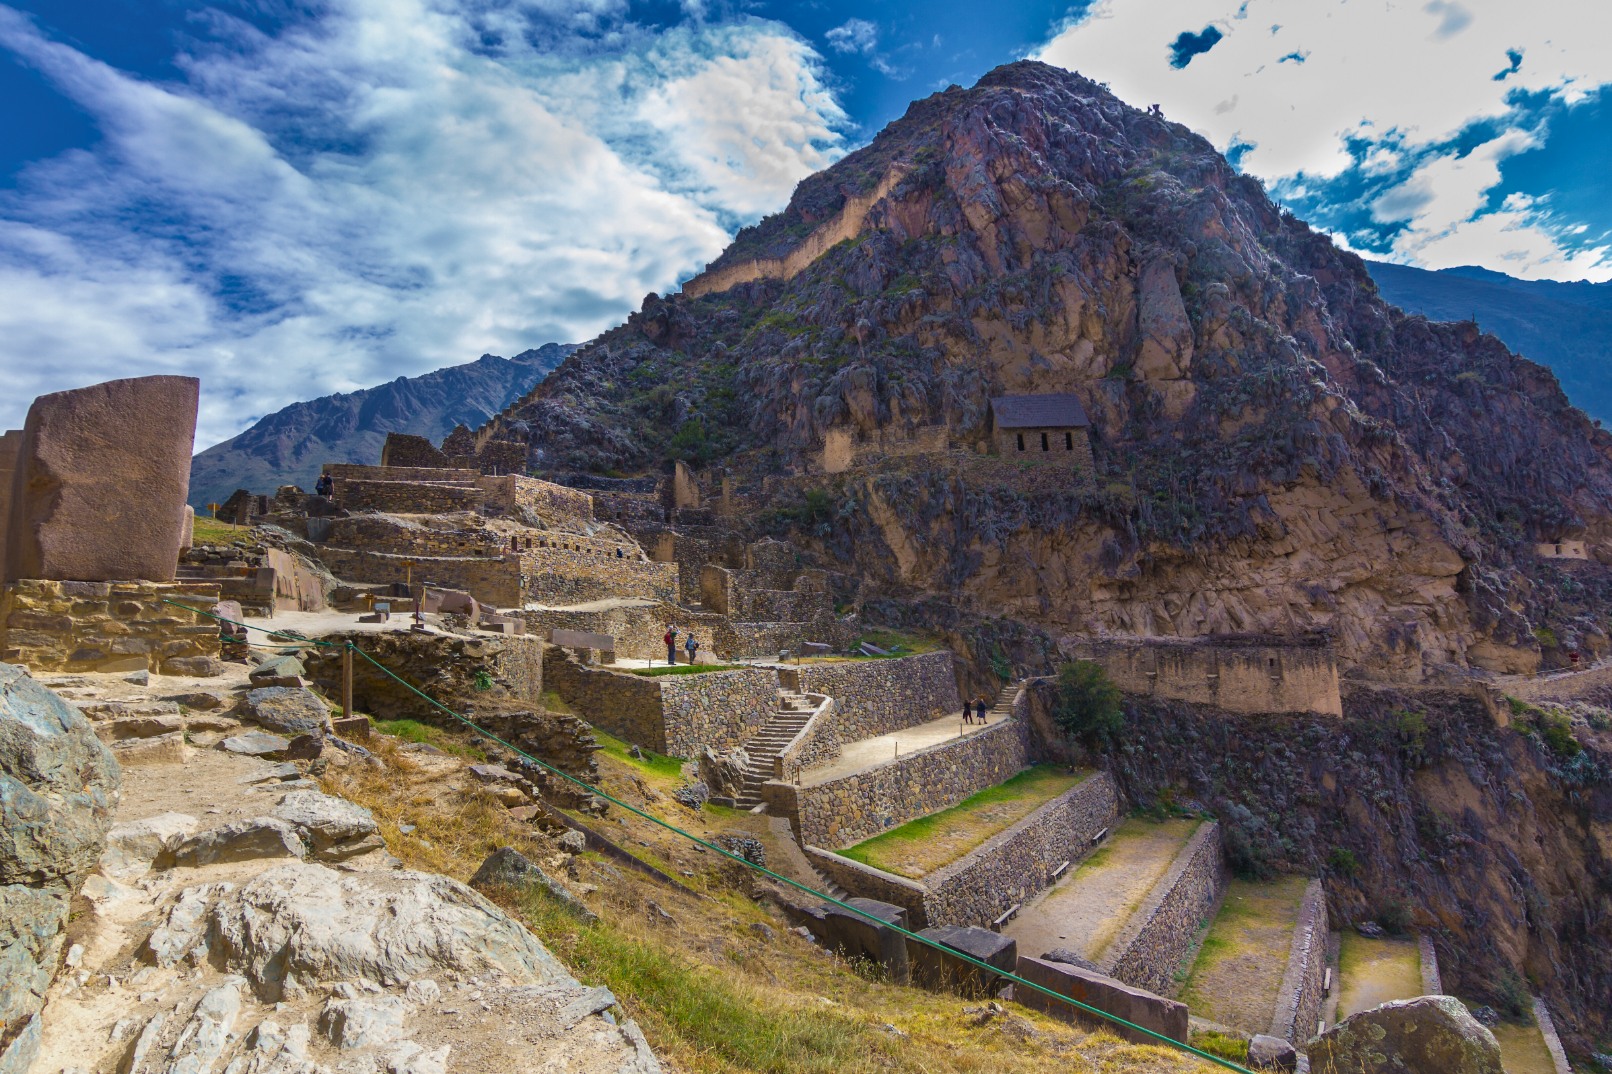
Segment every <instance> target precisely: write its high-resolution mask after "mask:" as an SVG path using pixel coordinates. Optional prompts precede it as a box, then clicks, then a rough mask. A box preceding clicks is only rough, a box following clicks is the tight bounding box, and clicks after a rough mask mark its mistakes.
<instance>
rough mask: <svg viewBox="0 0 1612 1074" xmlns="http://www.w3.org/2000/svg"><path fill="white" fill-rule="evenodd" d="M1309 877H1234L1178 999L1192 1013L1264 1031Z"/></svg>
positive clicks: (1247, 1030) (1268, 1029)
mask: <svg viewBox="0 0 1612 1074" xmlns="http://www.w3.org/2000/svg"><path fill="white" fill-rule="evenodd" d="M1308 883H1309V881H1308V880H1307V879H1306V878H1304V877H1302V876H1289V877H1283V878H1282V879H1281V880H1278V881H1275V882H1274V883H1269V884H1257V883H1251V882H1249V881H1246V880H1235V881H1233V882H1232V883H1231V885H1230V886H1229V887H1227V889H1226V898H1225V901H1224V902H1223V903H1222V904H1221V907H1220V913H1219V914H1217V915H1215V921H1214V924H1213V925H1211V926H1210V928H1209V934H1208V935H1207V936H1205V937H1204V940H1203V946H1202V947H1201V948H1200V949H1199V951H1198V957H1197V959H1196V960H1195V961H1194V962H1193V964H1192V973H1191V976H1190V977H1188V978H1187V983H1186V987H1185V988H1183V989H1182V990H1181V994H1180V996H1179V997H1177V998H1179V999H1180V1000H1181V1002H1183V1003H1185V1004H1186V1005H1187V1006H1188V1007H1189V1008H1191V1010H1192V1013H1193V1014H1195V1015H1198V1016H1200V1017H1203V1018H1208V1019H1210V1020H1211V1021H1215V1022H1220V1023H1221V1024H1223V1025H1228V1026H1231V1027H1232V1028H1233V1029H1240V1030H1242V1031H1243V1032H1245V1033H1268V1032H1270V1028H1271V1016H1272V1013H1273V1012H1274V1010H1275V1007H1276V995H1277V993H1278V992H1279V991H1281V987H1282V974H1283V973H1285V972H1286V970H1287V956H1288V953H1289V948H1290V947H1291V946H1292V943H1293V928H1294V926H1295V925H1296V924H1297V923H1298V917H1299V906H1300V904H1302V903H1303V901H1304V889H1305V887H1306V886H1307V885H1308Z"/></svg>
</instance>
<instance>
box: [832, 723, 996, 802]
mask: <svg viewBox="0 0 1612 1074" xmlns="http://www.w3.org/2000/svg"><path fill="white" fill-rule="evenodd" d="M998 722H999V721H998V719H996V718H995V717H992V718H991V720H990V722H989V723H988V724H987V725H986V726H987V727H994V726H996V724H997V723H998ZM983 730H985V727H980V726H978V725H971V724H965V723H963V718H962V716H961V715H951V716H942V717H940V718H939V719H937V720H930V721H929V722H928V723H921V724H917V725H915V726H913V727H905V728H902V729H901V730H900V731H892V732H890V733H889V734H887V735H876V736H874V737H873V738H864V739H861V740H860V741H857V742H848V743H846V744H845V745H844V746H842V747H840V755H839V756H838V757H836V758H835V759H834V760H832V761H830V762H828V763H827V764H823V765H818V766H817V767H816V768H808V769H807V770H806V771H805V772H802V773H801V777H800V781H801V783H802V785H805V786H810V785H812V784H816V783H823V782H825V781H827V780H831V779H838V778H839V777H841V776H844V775H849V774H850V773H852V772H858V771H861V770H862V769H864V768H872V767H873V766H874V765H881V764H885V763H887V762H889V761H893V760H895V759H897V758H898V757H905V756H906V755H907V754H909V753H916V752H918V751H919V750H922V749H928V748H929V747H930V746H938V745H939V744H940V743H942V742H950V741H951V740H952V739H956V738H966V737H968V736H969V735H973V734H978V733H979V732H981V731H983Z"/></svg>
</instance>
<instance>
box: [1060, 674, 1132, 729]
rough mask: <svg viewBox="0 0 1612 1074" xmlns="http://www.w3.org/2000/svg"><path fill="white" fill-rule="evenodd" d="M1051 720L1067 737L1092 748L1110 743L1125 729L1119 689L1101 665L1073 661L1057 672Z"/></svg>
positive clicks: (1123, 710)
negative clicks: (1055, 694)
mask: <svg viewBox="0 0 1612 1074" xmlns="http://www.w3.org/2000/svg"><path fill="white" fill-rule="evenodd" d="M1052 718H1053V721H1054V722H1055V723H1057V725H1058V726H1059V727H1060V728H1062V729H1063V731H1064V732H1065V733H1066V734H1067V735H1069V736H1070V737H1071V738H1075V739H1079V740H1080V741H1081V742H1084V743H1085V744H1086V745H1088V746H1091V747H1096V746H1098V745H1101V744H1103V743H1105V742H1109V741H1111V740H1113V739H1114V738H1115V737H1116V736H1117V735H1118V734H1119V733H1120V731H1122V730H1123V729H1124V727H1125V709H1124V706H1123V705H1121V704H1120V693H1119V688H1118V687H1116V686H1115V685H1114V684H1113V683H1112V682H1110V681H1109V679H1108V673H1107V672H1106V671H1104V670H1103V666H1102V665H1101V664H1098V663H1096V662H1095V661H1091V660H1076V661H1074V662H1073V663H1068V664H1065V665H1063V667H1061V668H1059V669H1058V684H1057V696H1056V698H1055V699H1054V700H1053V703H1052Z"/></svg>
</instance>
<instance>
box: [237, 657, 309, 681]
mask: <svg viewBox="0 0 1612 1074" xmlns="http://www.w3.org/2000/svg"><path fill="white" fill-rule="evenodd" d="M303 674H304V669H303V667H302V661H301V660H299V659H298V658H297V657H295V656H293V655H290V654H287V655H285V656H272V657H270V658H269V659H267V660H265V661H263V663H261V664H259V665H258V666H257V667H255V668H253V669H252V670H251V671H249V672H248V673H247V675H246V677H247V678H248V679H249V680H251V683H252V685H253V686H286V687H292V686H301V685H302V676H303Z"/></svg>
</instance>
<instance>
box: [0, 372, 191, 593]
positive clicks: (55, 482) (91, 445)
mask: <svg viewBox="0 0 1612 1074" xmlns="http://www.w3.org/2000/svg"><path fill="white" fill-rule="evenodd" d="M200 387H201V385H200V382H199V381H198V380H196V379H195V378H194V377H169V376H159V377H136V378H133V379H129V380H113V381H107V382H106V383H104V384H96V385H93V386H91V387H88V388H76V389H73V390H71V391H65V392H55V393H53V394H51V395H42V396H40V397H39V398H38V399H35V400H34V403H33V406H31V407H30V408H29V409H28V419H27V422H26V423H25V424H24V426H23V429H22V436H21V438H20V441H18V442H17V447H16V459H15V464H14V465H15V469H14V472H13V474H12V481H11V485H10V488H9V492H10V506H9V512H8V515H9V525H8V527H7V530H8V533H7V537H6V542H5V557H6V559H5V579H6V580H7V581H14V580H17V579H22V578H35V579H45V580H53V581H67V580H71V581H81V582H112V581H128V580H133V579H140V580H144V581H148V582H171V581H172V580H173V578H174V572H175V568H176V567H177V566H178V563H179V548H180V545H181V543H182V542H183V538H184V518H185V499H186V496H187V494H188V492H189V490H190V455H191V449H192V447H193V442H194V440H195V436H196V405H197V400H198V397H199V395H200Z"/></svg>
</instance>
